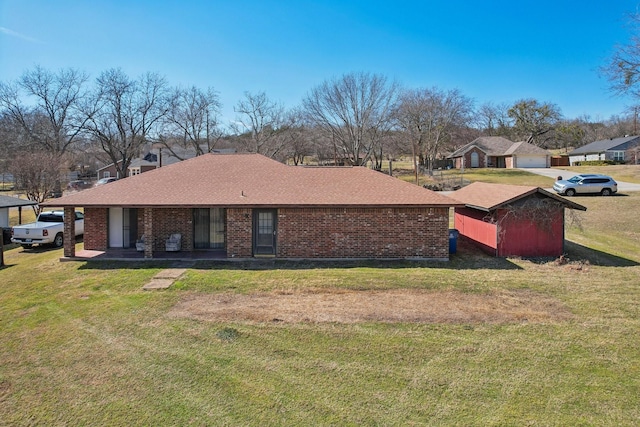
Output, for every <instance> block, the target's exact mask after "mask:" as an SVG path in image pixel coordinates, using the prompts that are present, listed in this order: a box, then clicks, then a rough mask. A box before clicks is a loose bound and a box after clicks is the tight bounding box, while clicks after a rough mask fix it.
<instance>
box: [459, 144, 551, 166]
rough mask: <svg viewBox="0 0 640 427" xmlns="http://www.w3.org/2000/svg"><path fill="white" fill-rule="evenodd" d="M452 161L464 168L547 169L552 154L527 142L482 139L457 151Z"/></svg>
mask: <svg viewBox="0 0 640 427" xmlns="http://www.w3.org/2000/svg"><path fill="white" fill-rule="evenodd" d="M448 158H449V159H452V160H453V164H454V167H455V168H456V169H462V168H548V167H549V164H550V159H551V152H549V151H547V150H545V149H543V148H540V147H538V146H535V145H533V144H529V143H528V142H526V141H520V142H513V141H509V140H508V139H506V138H503V137H501V136H482V137H480V138H476V139H474V140H473V141H471V142H470V143H468V144H467V145H465V146H463V147H461V148H459V149H457V150H456V151H454V152H453V153H452V154H451V155H449V156H448Z"/></svg>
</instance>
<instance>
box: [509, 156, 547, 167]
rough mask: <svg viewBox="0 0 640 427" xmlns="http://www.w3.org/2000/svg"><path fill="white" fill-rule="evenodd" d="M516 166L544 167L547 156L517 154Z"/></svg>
mask: <svg viewBox="0 0 640 427" xmlns="http://www.w3.org/2000/svg"><path fill="white" fill-rule="evenodd" d="M516 167H519V168H546V167H547V157H546V156H545V157H537V156H518V157H516Z"/></svg>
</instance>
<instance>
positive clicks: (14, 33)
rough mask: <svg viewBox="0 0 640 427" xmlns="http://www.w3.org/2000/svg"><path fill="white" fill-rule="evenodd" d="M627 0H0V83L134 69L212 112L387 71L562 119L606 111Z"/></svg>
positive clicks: (631, 8)
mask: <svg viewBox="0 0 640 427" xmlns="http://www.w3.org/2000/svg"><path fill="white" fill-rule="evenodd" d="M637 9H638V3H636V2H634V1H622V0H609V1H606V2H605V1H603V0H600V1H593V2H575V1H568V0H567V1H565V0H556V1H548V0H538V1H513V0H512V1H502V0H499V1H491V0H485V1H478V0H476V1H454V0H448V1H438V2H432V1H400V0H397V1H375V0H369V1H346V0H344V1H337V0H331V1H287V0H283V1H266V0H265V1H259V0H233V1H215V0H213V1H188V0H183V1H162V0H155V1H147V0H143V1H133V0H132V1H117V0H114V1H100V0H92V1H81V0H78V1H67V0H37V1H36V0H0V81H9V80H14V79H17V78H18V77H19V76H20V75H21V74H22V73H23V72H24V71H25V70H28V69H32V68H33V67H34V66H35V65H41V66H43V67H44V68H47V69H50V70H58V69H61V68H67V67H73V68H78V69H80V70H84V71H86V72H88V73H89V74H90V75H91V77H92V78H95V77H97V76H98V75H99V74H100V73H101V72H102V71H105V70H107V69H109V68H114V67H115V68H118V67H119V68H122V70H123V71H124V72H126V73H127V74H128V75H129V76H131V77H137V76H138V75H140V74H142V73H145V72H147V71H152V72H157V73H159V74H161V75H163V76H165V77H166V79H167V80H168V81H169V83H170V84H172V85H181V86H192V85H195V86H197V87H200V88H202V89H206V88H207V87H213V88H214V89H215V90H216V91H218V93H219V95H220V100H221V102H222V103H223V119H224V120H225V121H228V120H232V119H233V118H234V117H235V114H234V112H233V107H234V105H235V104H237V102H238V101H239V100H240V99H241V97H242V96H243V92H245V91H249V92H253V93H255V92H259V91H264V92H266V93H267V95H268V96H269V98H271V99H273V100H277V101H280V102H282V103H283V104H284V105H285V106H286V107H294V106H296V105H297V104H299V103H300V101H301V100H302V98H303V97H304V96H305V94H306V93H307V92H308V91H309V90H310V89H311V88H313V87H314V86H316V85H318V84H320V83H322V82H323V81H324V80H326V79H331V78H333V77H337V76H340V75H342V74H345V73H349V72H357V71H365V72H372V73H380V74H384V75H386V76H387V77H388V78H389V79H392V80H396V81H397V82H398V83H400V84H401V85H403V86H406V87H412V88H418V87H434V86H435V87H438V88H440V89H443V90H448V89H454V88H457V89H459V90H460V91H461V92H462V93H463V94H465V95H466V96H469V97H471V98H473V99H474V100H475V102H476V105H480V104H482V103H485V102H489V101H490V102H493V103H496V104H498V103H513V102H515V101H517V100H519V99H523V98H536V99H538V100H539V101H544V102H552V103H554V104H557V105H558V106H559V107H560V109H561V110H562V113H563V114H564V115H565V117H567V118H575V117H578V116H582V115H585V114H586V115H589V116H590V117H591V118H592V119H607V118H609V117H610V116H611V115H614V114H621V113H623V111H624V109H625V106H626V105H629V104H630V101H629V100H625V99H621V98H617V97H614V96H612V94H611V93H610V92H609V91H608V85H607V82H606V80H605V79H603V78H602V77H600V76H599V73H598V67H600V66H602V65H603V64H604V63H605V61H606V58H607V57H608V56H609V55H610V54H611V52H612V49H613V47H614V46H615V45H616V44H619V43H624V42H626V41H627V40H628V39H629V32H628V28H627V27H626V26H625V22H626V20H625V14H627V13H631V12H635V11H637Z"/></svg>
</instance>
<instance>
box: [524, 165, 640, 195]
mask: <svg viewBox="0 0 640 427" xmlns="http://www.w3.org/2000/svg"><path fill="white" fill-rule="evenodd" d="M519 169H521V170H523V171H527V172H531V173H535V174H538V175H542V176H548V177H549V178H553V179H556V178H557V177H559V176H561V177H562V179H569V178H571V177H572V176H575V175H578V174H577V173H575V172H571V171H567V170H563V169H553V168H519ZM616 182H617V183H618V192H619V193H625V192H627V191H640V184H634V183H631V182H623V181H618V180H616Z"/></svg>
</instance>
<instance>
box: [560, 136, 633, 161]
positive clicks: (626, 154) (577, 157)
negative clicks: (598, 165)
mask: <svg viewBox="0 0 640 427" xmlns="http://www.w3.org/2000/svg"><path fill="white" fill-rule="evenodd" d="M639 151H640V136H625V137H623V138H611V139H603V140H600V141H594V142H592V143H589V144H587V145H584V146H582V147H580V148H576V149H575V150H573V151H571V152H570V153H569V162H570V163H571V166H574V165H575V164H576V163H579V162H583V161H592V160H596V161H597V160H612V161H615V162H620V163H626V164H631V165H634V164H635V165H637V164H638V163H639V162H640V159H639V158H638V152H639Z"/></svg>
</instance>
